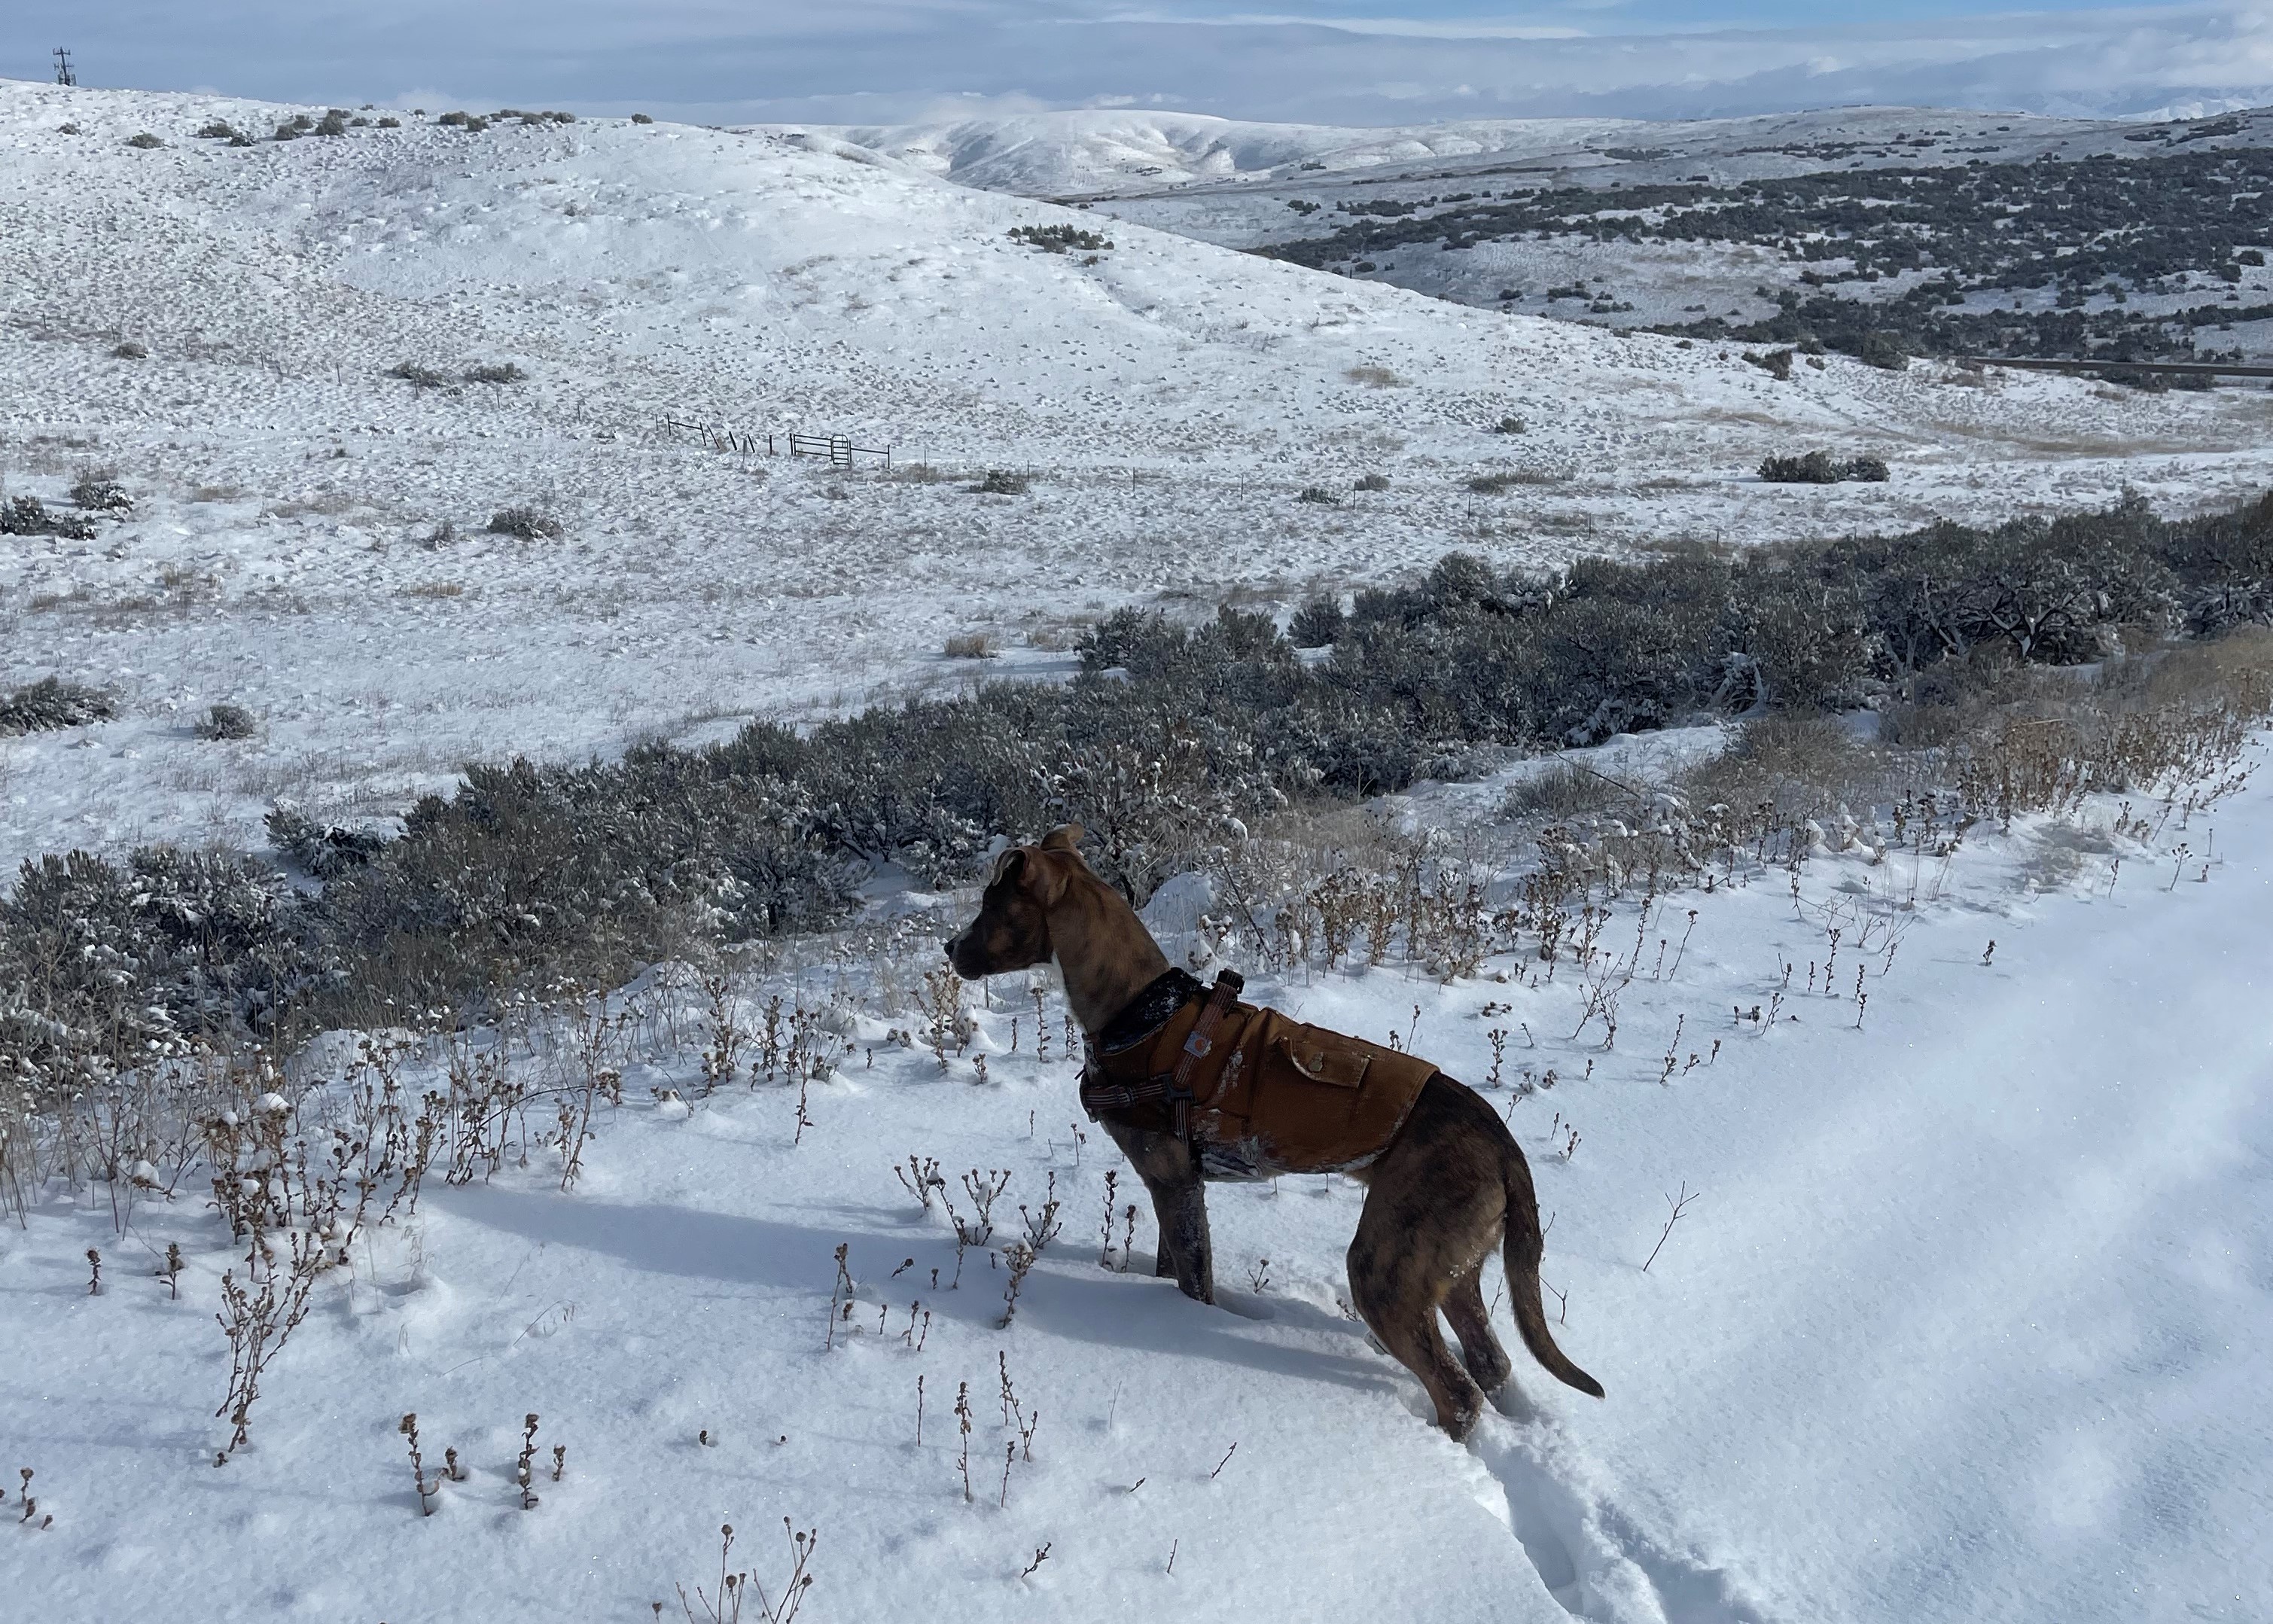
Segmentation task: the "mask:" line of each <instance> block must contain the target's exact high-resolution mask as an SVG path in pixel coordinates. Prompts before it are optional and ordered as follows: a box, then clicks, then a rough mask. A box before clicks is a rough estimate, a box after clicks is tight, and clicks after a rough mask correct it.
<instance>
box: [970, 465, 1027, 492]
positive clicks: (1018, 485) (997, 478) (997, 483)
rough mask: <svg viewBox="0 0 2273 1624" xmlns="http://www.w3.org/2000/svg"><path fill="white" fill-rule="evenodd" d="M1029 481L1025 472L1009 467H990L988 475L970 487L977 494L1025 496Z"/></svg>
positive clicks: (987, 471)
mask: <svg viewBox="0 0 2273 1624" xmlns="http://www.w3.org/2000/svg"><path fill="white" fill-rule="evenodd" d="M1029 483H1031V482H1030V481H1029V480H1028V479H1027V477H1026V476H1025V475H1024V474H1019V473H1013V472H1011V471H1010V470H1009V469H1007V468H990V469H988V470H986V477H984V478H982V479H980V480H979V483H978V484H977V485H972V486H971V487H970V488H971V493H972V494H973V495H975V496H1024V494H1025V493H1026V486H1027V485H1028V484H1029Z"/></svg>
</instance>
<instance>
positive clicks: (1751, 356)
mask: <svg viewBox="0 0 2273 1624" xmlns="http://www.w3.org/2000/svg"><path fill="white" fill-rule="evenodd" d="M1744 359H1745V360H1747V361H1750V362H1751V363H1752V365H1754V366H1757V367H1759V369H1760V371H1762V372H1766V373H1767V375H1768V376H1769V377H1771V378H1773V379H1774V380H1776V381H1777V382H1779V383H1789V382H1790V381H1791V361H1792V352H1791V350H1788V349H1786V350H1746V351H1745V352H1744Z"/></svg>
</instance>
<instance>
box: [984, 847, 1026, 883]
mask: <svg viewBox="0 0 2273 1624" xmlns="http://www.w3.org/2000/svg"><path fill="white" fill-rule="evenodd" d="M1025 866H1026V848H1025V847H1024V846H1012V847H1010V848H1009V850H1008V851H1006V852H1000V853H996V854H995V858H994V865H993V866H992V867H991V868H988V869H987V870H986V884H987V887H988V889H990V890H991V889H993V888H994V886H997V885H1000V884H1001V883H1002V882H1003V881H1005V880H1013V881H1015V880H1016V879H1017V878H1018V877H1019V875H1020V872H1021V871H1022V870H1023V869H1024V868H1025Z"/></svg>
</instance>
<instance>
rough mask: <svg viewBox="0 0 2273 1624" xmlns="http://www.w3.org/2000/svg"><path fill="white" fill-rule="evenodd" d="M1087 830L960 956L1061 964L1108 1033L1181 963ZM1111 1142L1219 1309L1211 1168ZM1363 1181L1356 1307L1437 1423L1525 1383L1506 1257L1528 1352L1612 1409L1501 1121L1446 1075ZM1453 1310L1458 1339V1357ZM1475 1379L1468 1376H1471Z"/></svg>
mask: <svg viewBox="0 0 2273 1624" xmlns="http://www.w3.org/2000/svg"><path fill="white" fill-rule="evenodd" d="M1081 835H1082V831H1081V828H1080V826H1079V825H1078V824H1069V825H1067V826H1066V827H1064V828H1061V829H1055V830H1053V831H1050V833H1048V834H1047V835H1046V836H1044V837H1043V838H1042V840H1041V842H1040V843H1039V845H1036V846H1017V847H1015V848H1013V849H1012V850H1010V851H1008V852H1006V853H1003V854H1002V856H1001V858H1000V859H998V860H997V861H996V862H995V865H994V871H993V873H992V874H991V875H990V876H988V880H987V884H986V897H985V899H984V900H983V901H982V902H981V903H980V905H979V917H978V918H977V919H976V920H974V921H972V922H971V925H970V927H969V928H968V929H965V930H964V931H963V933H962V934H961V935H959V936H955V937H953V938H951V939H950V940H949V942H948V944H947V956H948V960H949V963H950V964H951V965H953V966H954V967H955V972H956V974H958V975H960V976H962V977H964V979H965V980H967V981H976V980H978V979H979V977H980V976H984V975H997V974H1002V973H1004V972H1006V971H1011V970H1023V969H1025V968H1027V967H1028V966H1032V965H1038V964H1041V963H1043V962H1045V961H1046V960H1047V959H1050V958H1052V957H1053V956H1054V957H1055V958H1056V959H1057V961H1058V965H1059V966H1060V968H1061V970H1062V971H1063V972H1064V974H1065V986H1066V998H1067V1000H1068V1002H1069V1004H1071V1005H1072V1008H1073V1013H1074V1019H1076V1020H1078V1021H1080V1022H1081V1024H1082V1026H1083V1029H1084V1030H1085V1031H1087V1032H1089V1033H1090V1034H1092V1035H1094V1034H1097V1033H1099V1032H1102V1031H1103V1030H1104V1029H1105V1027H1106V1024H1107V1023H1108V1022H1110V1021H1111V1020H1112V1019H1113V1018H1114V1016H1115V1015H1117V1014H1119V1013H1120V1012H1121V1011H1122V1010H1123V1009H1125V1008H1126V1007H1128V1005H1129V1003H1130V1002H1131V1001H1132V1000H1134V999H1135V998H1136V996H1137V994H1138V993H1140V992H1142V991H1143V990H1144V988H1145V987H1147V986H1148V985H1150V984H1151V983H1152V981H1154V980H1155V979H1156V978H1157V977H1159V976H1160V975H1162V974H1166V973H1167V969H1168V960H1167V955H1165V954H1163V953H1162V952H1161V951H1160V948H1159V944H1158V943H1156V942H1154V941H1153V940H1152V933H1151V932H1150V931H1148V930H1146V929H1144V921H1141V920H1139V919H1138V918H1137V914H1136V911H1135V910H1134V909H1132V908H1131V907H1130V906H1129V904H1128V903H1127V902H1126V901H1125V900H1124V899H1123V898H1121V894H1120V893H1119V892H1118V891H1114V889H1113V888H1112V887H1111V886H1109V885H1107V884H1106V883H1104V882H1103V881H1101V880H1099V878H1098V877H1097V876H1095V875H1094V874H1092V873H1091V871H1090V868H1089V865H1088V864H1087V863H1085V862H1084V861H1082V859H1081V854H1080V853H1079V852H1078V851H1076V849H1075V848H1076V843H1077V842H1078V841H1079V840H1080V838H1081ZM1106 1132H1109V1133H1111V1134H1112V1135H1113V1138H1114V1143H1116V1144H1118V1145H1119V1146H1120V1147H1121V1150H1122V1152H1123V1153H1124V1154H1127V1156H1128V1158H1129V1165H1130V1166H1132V1167H1134V1168H1135V1169H1137V1175H1138V1177H1141V1178H1143V1179H1144V1187H1145V1189H1147V1190H1148V1191H1150V1192H1152V1210H1153V1213H1154V1214H1155V1215H1156V1217H1157V1218H1158V1219H1159V1232H1160V1252H1159V1259H1158V1262H1157V1267H1155V1270H1154V1272H1155V1273H1156V1274H1174V1276H1175V1278H1176V1283H1177V1285H1178V1286H1180V1287H1181V1288H1182V1289H1183V1292H1184V1295H1185V1296H1187V1297H1197V1298H1198V1299H1199V1300H1200V1301H1201V1302H1203V1303H1212V1302H1214V1301H1215V1266H1214V1259H1213V1255H1212V1251H1211V1248H1210V1246H1209V1243H1208V1222H1207V1194H1206V1188H1205V1185H1204V1184H1203V1182H1202V1180H1203V1178H1204V1174H1203V1173H1202V1171H1201V1169H1200V1166H1199V1163H1198V1161H1197V1157H1196V1155H1195V1154H1194V1152H1193V1148H1192V1147H1191V1145H1190V1144H1189V1143H1188V1142H1187V1141H1186V1140H1184V1139H1179V1138H1178V1137H1176V1136H1175V1135H1174V1134H1172V1133H1165V1132H1147V1131H1144V1130H1142V1129H1138V1128H1133V1127H1129V1126H1126V1125H1123V1124H1117V1123H1114V1122H1112V1121H1110V1120H1108V1121H1107V1122H1106ZM1351 1177H1354V1178H1356V1179H1358V1180H1360V1181H1361V1182H1362V1183H1363V1184H1366V1185H1367V1186H1368V1190H1367V1195H1366V1200H1365V1209H1364V1211H1363V1213H1362V1214H1360V1216H1359V1218H1358V1225H1357V1237H1356V1238H1355V1239H1354V1240H1353V1241H1352V1242H1351V1243H1350V1249H1349V1282H1350V1296H1351V1298H1352V1300H1353V1301H1354V1303H1355V1304H1356V1306H1357V1311H1358V1312H1359V1313H1360V1314H1362V1315H1363V1316H1364V1319H1365V1322H1366V1324H1367V1325H1368V1326H1369V1327H1371V1329H1372V1331H1373V1334H1374V1335H1376V1336H1377V1337H1378V1338H1379V1339H1380V1340H1381V1342H1382V1345H1383V1346H1384V1347H1385V1348H1387V1349H1388V1350H1389V1351H1390V1352H1391V1353H1392V1355H1394V1356H1395V1357H1397V1358H1398V1359H1399V1361H1400V1362H1402V1363H1403V1364H1404V1365H1405V1366H1406V1368H1407V1369H1408V1370H1410V1371H1411V1372H1413V1373H1414V1375H1415V1376H1417V1377H1419V1378H1420V1379H1421V1384H1422V1386H1423V1387H1426V1388H1428V1390H1429V1397H1430V1398H1431V1399H1433V1400H1434V1401H1435V1402H1436V1405H1437V1423H1438V1424H1439V1425H1442V1426H1443V1427H1444V1430H1445V1431H1446V1432H1450V1433H1451V1434H1452V1436H1453V1437H1455V1438H1465V1437H1467V1434H1468V1432H1469V1431H1470V1429H1471V1428H1473V1427H1474V1425H1475V1423H1476V1417H1477V1416H1478V1415H1479V1414H1480V1413H1481V1412H1482V1408H1483V1402H1484V1395H1485V1394H1488V1393H1493V1392H1497V1390H1498V1389H1499V1388H1500V1387H1503V1386H1504V1385H1505V1384H1506V1382H1507V1380H1509V1378H1510V1376H1511V1375H1512V1373H1513V1367H1512V1365H1511V1364H1510V1362H1509V1360H1508V1357H1507V1353H1506V1351H1505V1350H1504V1349H1502V1348H1501V1346H1500V1345H1499V1340H1498V1338H1497V1337H1495V1336H1494V1335H1492V1329H1491V1322H1490V1319H1489V1317H1488V1314H1487V1312H1486V1310H1485V1308H1484V1299H1483V1270H1482V1265H1483V1260H1484V1259H1485V1258H1486V1257H1487V1256H1488V1255H1489V1253H1490V1252H1491V1251H1492V1249H1493V1247H1494V1246H1495V1245H1503V1244H1504V1258H1505V1265H1506V1268H1507V1286H1508V1299H1509V1303H1510V1305H1511V1307H1512V1310H1513V1312H1514V1314H1515V1323H1516V1328H1517V1329H1518V1330H1519V1331H1520V1332H1521V1333H1522V1335H1523V1344H1524V1346H1525V1347H1526V1348H1527V1349H1529V1350H1531V1355H1532V1357H1534V1358H1535V1359H1537V1360H1538V1361H1539V1362H1540V1364H1542V1365H1545V1366H1546V1367H1547V1369H1548V1371H1549V1373H1551V1374H1552V1375H1554V1376H1555V1377H1556V1379H1557V1380H1560V1381H1563V1382H1565V1383H1567V1384H1568V1385H1570V1386H1572V1387H1576V1388H1578V1389H1579V1391H1580V1392H1581V1393H1591V1394H1593V1395H1594V1396H1595V1397H1597V1398H1600V1397H1601V1396H1602V1384H1601V1383H1600V1382H1597V1381H1596V1380H1594V1378H1593V1377H1592V1376H1589V1375H1588V1374H1587V1372H1585V1371H1582V1370H1580V1369H1579V1367H1578V1366H1577V1365H1573V1364H1572V1363H1571V1361H1570V1360H1569V1359H1567V1358H1565V1357H1564V1355H1563V1350H1561V1349H1559V1348H1557V1346H1556V1345H1555V1338H1554V1336H1553V1335H1552V1334H1550V1333H1549V1330H1548V1328H1547V1310H1546V1306H1545V1304H1544V1303H1543V1302H1542V1299H1541V1297H1540V1294H1539V1259H1540V1254H1541V1251H1542V1245H1541V1242H1542V1237H1541V1234H1540V1229H1539V1201H1538V1198H1537V1197H1536V1196H1535V1195H1534V1193H1533V1191H1532V1185H1531V1169H1530V1168H1529V1166H1528V1165H1527V1164H1526V1162H1524V1159H1523V1152H1522V1150H1521V1148H1520V1147H1518V1146H1517V1144H1516V1142H1515V1139H1514V1138H1513V1137H1512V1135H1510V1134H1509V1132H1508V1131H1507V1129H1506V1128H1505V1126H1504V1125H1503V1124H1501V1122H1500V1119H1499V1116H1498V1115H1497V1113H1496V1112H1495V1111H1493V1109H1491V1107H1490V1106H1489V1105H1487V1104H1485V1103H1484V1101H1482V1099H1481V1098H1480V1097H1479V1096H1478V1095H1477V1094H1475V1093H1474V1091H1473V1090H1471V1089H1469V1088H1467V1087H1466V1086H1463V1085H1461V1084H1459V1083H1456V1082H1454V1081H1453V1080H1452V1079H1451V1078H1449V1077H1446V1076H1444V1074H1443V1073H1441V1072H1439V1073H1438V1074H1437V1076H1435V1077H1433V1078H1431V1079H1429V1081H1428V1082H1427V1083H1426V1084H1425V1085H1423V1086H1422V1091H1421V1097H1420V1098H1419V1100H1418V1101H1415V1102H1414V1106H1413V1109H1412V1110H1411V1111H1410V1112H1408V1113H1407V1116H1406V1119H1405V1123H1404V1124H1403V1126H1401V1127H1400V1128H1399V1130H1398V1132H1397V1136H1396V1138H1395V1139H1392V1140H1391V1141H1390V1143H1389V1146H1388V1147H1387V1148H1386V1149H1385V1150H1384V1151H1383V1152H1382V1153H1381V1154H1380V1155H1379V1156H1378V1157H1377V1158H1376V1159H1375V1160H1374V1162H1372V1163H1371V1164H1370V1165H1369V1166H1368V1167H1366V1168H1364V1169H1362V1170H1360V1171H1357V1172H1355V1173H1353V1174H1352V1175H1351ZM1440 1309H1441V1310H1442V1311H1443V1312H1444V1316H1445V1318H1447V1319H1450V1320H1451V1321H1452V1330H1453V1332H1454V1334H1455V1335H1458V1336H1459V1339H1460V1357H1459V1361H1458V1362H1457V1363H1456V1362H1455V1361H1454V1360H1453V1358H1452V1355H1451V1354H1450V1352H1449V1351H1448V1350H1446V1349H1445V1346H1444V1335H1443V1333H1442V1332H1441V1331H1440V1330H1439V1329H1438V1328H1437V1311H1438V1310H1440ZM1464 1366H1465V1368H1463V1367H1464Z"/></svg>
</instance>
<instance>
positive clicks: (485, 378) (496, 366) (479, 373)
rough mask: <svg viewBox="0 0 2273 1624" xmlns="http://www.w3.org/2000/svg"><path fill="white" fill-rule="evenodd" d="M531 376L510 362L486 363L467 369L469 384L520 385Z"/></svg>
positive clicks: (466, 375) (466, 376)
mask: <svg viewBox="0 0 2273 1624" xmlns="http://www.w3.org/2000/svg"><path fill="white" fill-rule="evenodd" d="M528 376H529V374H528V373H527V372H522V371H521V368H519V367H518V366H515V365H514V364H513V363H512V362H510V361H498V362H485V363H484V364H483V365H479V366H469V367H468V368H467V369H466V373H465V379H466V381H467V382H468V383H519V382H520V381H521V380H522V379H524V378H526V377H528Z"/></svg>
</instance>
